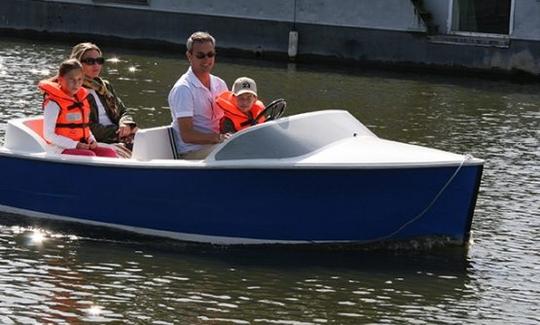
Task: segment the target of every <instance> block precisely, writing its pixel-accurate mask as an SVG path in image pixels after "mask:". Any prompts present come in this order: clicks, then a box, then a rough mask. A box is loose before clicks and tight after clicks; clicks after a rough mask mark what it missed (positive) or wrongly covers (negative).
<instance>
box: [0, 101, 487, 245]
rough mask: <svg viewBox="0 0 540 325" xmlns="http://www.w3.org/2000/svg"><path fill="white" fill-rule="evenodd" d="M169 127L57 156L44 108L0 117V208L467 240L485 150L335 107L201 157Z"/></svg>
mask: <svg viewBox="0 0 540 325" xmlns="http://www.w3.org/2000/svg"><path fill="white" fill-rule="evenodd" d="M171 130H172V129H171V128H170V127H169V126H160V127H154V128H148V129H141V130H139V131H138V132H137V134H136V137H135V144H134V148H133V154H132V157H131V158H129V159H115V158H104V157H83V156H70V155H60V154H56V153H54V152H53V151H52V150H51V147H50V145H49V144H47V142H46V141H44V139H43V137H42V117H39V116H37V117H26V118H20V119H13V120H10V121H8V124H7V128H6V135H5V141H4V145H3V146H2V147H0V169H1V170H3V171H4V172H3V176H2V183H1V184H0V211H3V212H6V213H9V214H15V215H22V216H28V217H32V218H46V219H56V220H64V221H69V222H77V223H83V224H89V225H94V226H105V227H112V228H116V229H121V230H127V231H131V232H136V233H140V234H144V235H151V236H159V237H166V238H172V239H176V240H181V241H186V242H195V243H207V244H217V245H266V244H268V245H281V244H283V245H355V246H356V245H366V244H374V243H381V242H400V241H408V240H416V239H422V238H444V239H447V240H448V242H450V243H452V244H455V245H460V246H465V245H467V243H468V242H469V239H470V233H471V223H472V219H473V214H474V208H475V204H476V198H477V195H478V190H479V186H480V180H481V175H482V169H483V163H484V161H483V160H481V159H478V158H474V157H472V156H470V155H460V154H455V153H450V152H446V151H442V150H437V149H432V148H427V147H422V146H418V145H412V144H406V143H400V142H396V141H391V140H386V139H382V138H379V137H378V136H376V135H375V134H374V133H373V132H371V131H370V130H369V129H368V128H367V127H366V126H364V125H363V124H362V123H361V122H360V121H359V120H358V119H356V118H355V117H354V116H353V115H351V114H350V113H349V112H347V111H344V110H323V111H315V112H309V113H303V114H297V115H292V116H288V117H282V118H279V119H276V120H272V121H268V122H266V123H263V124H258V125H255V126H252V127H249V128H247V129H244V130H242V131H240V132H237V133H235V134H234V135H232V136H231V138H229V139H228V140H227V141H225V142H223V143H221V144H219V145H218V146H216V148H215V149H214V150H213V151H212V152H211V153H210V155H209V156H208V157H207V158H206V159H204V160H183V159H177V157H176V156H175V152H176V150H174V137H173V136H171V135H172V133H171V132H172V131H171ZM0 218H1V217H0Z"/></svg>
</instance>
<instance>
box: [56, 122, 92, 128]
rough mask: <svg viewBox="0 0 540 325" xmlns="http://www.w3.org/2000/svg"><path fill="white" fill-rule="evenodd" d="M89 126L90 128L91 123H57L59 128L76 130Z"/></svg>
mask: <svg viewBox="0 0 540 325" xmlns="http://www.w3.org/2000/svg"><path fill="white" fill-rule="evenodd" d="M89 126H90V123H56V127H57V128H69V129H75V128H85V127H89Z"/></svg>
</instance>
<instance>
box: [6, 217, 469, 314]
mask: <svg viewBox="0 0 540 325" xmlns="http://www.w3.org/2000/svg"><path fill="white" fill-rule="evenodd" d="M35 231H36V230H34V229H31V228H24V227H19V226H4V227H3V228H0V233H1V237H0V240H1V241H2V243H3V245H2V246H3V247H4V253H2V254H1V255H0V256H1V258H0V274H1V276H0V288H1V289H2V292H3V293H4V299H3V301H2V302H1V303H0V310H3V311H6V312H8V311H9V313H3V315H5V317H6V316H7V318H5V319H12V320H14V321H16V322H22V321H23V320H24V319H25V317H29V318H30V319H36V320H39V321H41V322H48V321H53V320H55V319H62V320H65V321H67V322H74V321H78V320H82V321H85V320H86V321H94V322H103V323H104V322H112V321H117V320H125V321H126V322H127V323H132V322H137V321H140V322H149V321H150V320H152V321H158V320H159V321H163V322H175V321H179V322H181V323H186V322H191V323H193V322H197V321H207V320H208V321H212V320H228V321H234V322H235V323H236V322H238V323H241V324H242V323H244V324H248V323H252V322H253V323H278V324H298V323H301V324H317V323H327V322H335V321H336V320H339V323H341V324H344V323H349V324H355V323H358V322H360V321H361V322H365V321H373V322H383V321H385V320H386V321H394V322H395V321H403V322H408V321H412V320H414V319H417V318H418V317H419V315H423V316H422V319H424V320H425V321H426V322H433V321H440V320H444V319H445V317H447V318H448V319H452V317H451V316H450V315H444V314H445V313H444V312H443V311H444V310H445V308H446V307H447V305H448V304H449V303H450V302H455V301H458V300H462V299H467V298H466V297H467V295H470V296H471V299H472V300H474V299H475V298H474V294H472V293H473V292H469V291H470V290H469V289H468V286H470V285H471V284H470V282H471V279H470V278H468V276H467V268H468V266H467V262H466V259H465V258H464V256H463V251H460V250H458V251H452V250H448V251H445V252H440V253H439V254H438V255H437V254H434V253H428V254H427V256H426V254H425V253H426V252H424V253H422V254H419V253H413V252H411V253H408V254H404V255H398V254H394V253H388V252H371V253H362V252H314V251H311V252H310V251H285V252H284V251H283V250H280V251H272V250H266V251H265V254H264V255H262V254H260V251H257V250H253V249H197V248H193V247H190V248H187V247H183V246H182V245H180V244H176V245H175V244H173V243H170V245H173V246H174V247H170V246H168V247H164V246H156V245H152V243H151V242H146V243H145V242H143V241H139V242H137V243H126V242H121V241H120V242H118V241H116V242H114V241H111V240H98V241H96V240H93V239H89V238H78V237H75V236H72V235H62V234H55V233H50V232H45V233H44V234H42V235H41V236H40V237H41V239H40V240H39V241H38V242H35V241H34V238H35ZM39 231H43V230H39ZM111 247H114V249H111ZM128 306H137V308H129V307H128ZM426 312H429V314H430V315H427V314H426ZM455 312H456V313H457V314H460V313H462V311H459V310H456V311H455ZM10 315H11V316H10ZM22 315H26V316H22Z"/></svg>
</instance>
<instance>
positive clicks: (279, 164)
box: [0, 110, 483, 168]
mask: <svg viewBox="0 0 540 325" xmlns="http://www.w3.org/2000/svg"><path fill="white" fill-rule="evenodd" d="M41 123H42V119H41V117H32V118H24V119H16V120H12V121H9V123H8V128H7V132H6V141H5V145H4V147H2V148H0V154H1V155H5V154H11V155H17V156H25V157H28V158H33V159H48V160H49V159H53V160H60V161H62V162H67V163H84V164H108V165H121V166H126V167H129V166H134V167H135V166H137V167H140V166H145V167H152V168H156V167H165V168H170V167H178V168H186V167H195V168H202V167H204V168H212V167H219V168H302V167H309V168H351V167H353V168H374V167H379V168H392V167H409V166H410V167H414V166H441V165H452V166H455V165H460V164H463V163H465V164H467V165H468V164H482V163H483V161H482V160H480V159H476V158H469V157H466V156H464V155H458V154H454V153H450V152H445V151H442V150H436V149H431V148H426V147H421V146H416V145H410V144H404V143H399V142H395V141H389V140H384V139H380V138H378V137H377V136H376V135H375V134H373V133H372V132H371V131H370V130H369V129H368V128H366V127H365V126H364V125H363V124H362V123H360V122H359V121H358V120H357V119H356V118H354V117H353V116H352V115H351V114H350V113H348V112H346V111H340V110H326V111H318V112H311V113H305V114H299V115H294V116H291V117H286V118H281V119H279V120H276V121H271V122H267V123H264V124H259V125H256V126H254V127H251V128H248V129H245V130H243V131H241V132H238V133H236V134H234V135H233V136H232V137H231V138H230V139H229V140H228V141H226V142H224V143H222V144H220V145H218V146H217V147H216V148H215V150H214V151H213V152H212V153H211V154H210V155H209V156H208V157H207V158H206V159H205V160H182V159H174V158H175V150H174V137H171V134H170V128H169V127H167V126H163V127H156V128H150V129H144V130H140V131H139V132H138V133H137V135H136V137H135V145H134V149H133V157H132V158H131V159H114V158H103V157H81V156H70V155H59V154H56V153H54V152H53V149H52V147H51V145H50V144H48V143H47V142H46V141H45V140H44V139H43V137H42V124H41Z"/></svg>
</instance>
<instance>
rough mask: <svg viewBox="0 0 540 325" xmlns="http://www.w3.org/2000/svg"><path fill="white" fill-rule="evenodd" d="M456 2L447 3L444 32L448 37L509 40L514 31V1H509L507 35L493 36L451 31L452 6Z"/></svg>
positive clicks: (451, 0)
mask: <svg viewBox="0 0 540 325" xmlns="http://www.w3.org/2000/svg"><path fill="white" fill-rule="evenodd" d="M456 1H458V0H450V1H449V2H448V20H447V21H446V31H447V33H448V34H450V35H458V36H470V37H491V38H504V39H506V38H510V36H511V35H512V33H513V31H514V10H515V5H516V0H510V13H509V15H510V17H509V20H508V25H509V26H508V34H495V33H482V32H467V31H459V30H453V28H454V26H453V23H452V22H453V21H454V6H455V2H456Z"/></svg>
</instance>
